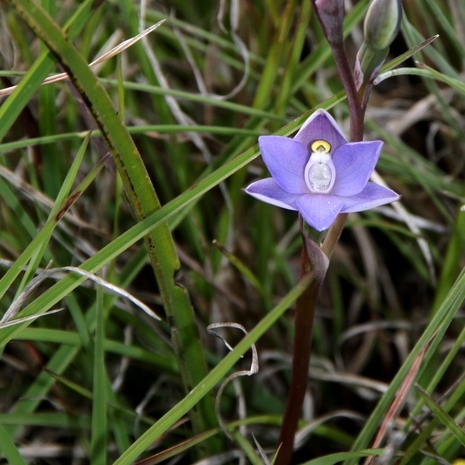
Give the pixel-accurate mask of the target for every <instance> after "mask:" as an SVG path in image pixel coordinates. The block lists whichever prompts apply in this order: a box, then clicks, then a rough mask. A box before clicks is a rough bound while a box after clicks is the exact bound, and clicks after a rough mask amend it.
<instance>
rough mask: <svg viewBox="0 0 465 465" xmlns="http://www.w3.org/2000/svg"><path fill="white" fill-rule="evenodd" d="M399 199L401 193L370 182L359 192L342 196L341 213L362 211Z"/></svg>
mask: <svg viewBox="0 0 465 465" xmlns="http://www.w3.org/2000/svg"><path fill="white" fill-rule="evenodd" d="M399 199H400V195H399V194H396V193H395V192H394V191H392V190H391V189H388V188H387V187H383V186H380V185H378V184H374V183H372V182H369V183H368V184H367V185H366V187H365V188H364V189H363V190H362V192H360V193H359V194H357V195H353V196H351V197H343V198H340V200H342V202H343V203H344V207H343V208H342V210H341V213H350V212H361V211H363V210H369V209H370V208H375V207H379V206H380V205H385V204H386V203H390V202H395V201H396V200H399Z"/></svg>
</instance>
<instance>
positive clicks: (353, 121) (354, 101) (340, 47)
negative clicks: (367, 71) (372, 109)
mask: <svg viewBox="0 0 465 465" xmlns="http://www.w3.org/2000/svg"><path fill="white" fill-rule="evenodd" d="M330 45H331V44H330ZM331 49H332V51H333V55H334V60H335V61H336V65H337V68H338V71H339V76H340V77H341V82H342V85H343V86H344V89H345V91H346V95H347V103H348V105H349V113H350V140H351V142H358V141H360V140H362V139H363V120H364V117H365V112H364V110H363V108H362V105H361V103H360V100H359V95H358V92H357V88H356V87H355V82H354V78H353V75H352V70H351V68H350V65H349V61H348V59H347V55H346V52H345V50H344V44H343V43H340V44H332V45H331Z"/></svg>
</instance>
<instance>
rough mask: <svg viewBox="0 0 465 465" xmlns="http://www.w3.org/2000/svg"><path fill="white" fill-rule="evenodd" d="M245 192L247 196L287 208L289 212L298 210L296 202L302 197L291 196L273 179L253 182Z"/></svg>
mask: <svg viewBox="0 0 465 465" xmlns="http://www.w3.org/2000/svg"><path fill="white" fill-rule="evenodd" d="M244 190H245V192H247V194H249V195H251V196H252V197H255V198H257V199H259V200H261V201H262V202H266V203H269V204H271V205H275V206H276V207H281V208H286V209H287V210H297V208H296V207H295V202H296V200H297V199H298V198H299V197H301V195H296V194H289V193H287V192H286V191H284V190H283V189H281V187H279V186H278V184H277V183H276V182H275V180H274V179H273V178H266V179H261V180H260V181H256V182H253V183H252V184H250V185H249V186H248V187H246V188H245V189H244Z"/></svg>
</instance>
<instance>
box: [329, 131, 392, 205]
mask: <svg viewBox="0 0 465 465" xmlns="http://www.w3.org/2000/svg"><path fill="white" fill-rule="evenodd" d="M382 146H383V143H382V142H381V141H379V140H376V141H370V142H353V143H349V144H345V145H343V146H341V147H339V148H338V149H337V150H336V151H335V152H334V155H333V163H334V166H335V168H336V181H335V182H334V186H333V188H332V190H331V194H333V195H341V196H351V195H356V194H358V193H360V192H361V191H362V189H363V188H364V187H365V186H366V184H367V182H368V180H369V179H370V176H371V174H372V173H373V170H374V169H375V166H376V163H377V161H378V158H379V154H380V153H381V147H382Z"/></svg>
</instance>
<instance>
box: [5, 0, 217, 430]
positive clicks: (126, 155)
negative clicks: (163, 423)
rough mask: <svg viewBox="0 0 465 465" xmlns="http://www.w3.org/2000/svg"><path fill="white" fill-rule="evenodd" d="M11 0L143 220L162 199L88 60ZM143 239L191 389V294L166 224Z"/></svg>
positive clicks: (197, 424) (196, 420) (197, 348)
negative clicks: (81, 106) (63, 75)
mask: <svg viewBox="0 0 465 465" xmlns="http://www.w3.org/2000/svg"><path fill="white" fill-rule="evenodd" d="M9 3H10V4H11V5H12V6H13V8H14V9H15V10H16V12H17V13H18V14H19V15H20V16H21V17H22V18H23V19H24V20H25V21H26V23H27V24H28V25H29V27H31V28H32V29H33V31H34V32H35V33H36V34H37V35H38V36H39V37H40V38H41V39H42V40H43V42H44V43H45V44H46V45H47V47H49V49H50V50H51V51H52V53H53V54H54V55H55V57H56V58H57V60H58V61H59V63H60V64H61V66H62V67H63V68H64V70H65V71H66V72H67V73H68V75H69V77H70V79H71V81H72V82H73V84H74V85H75V87H76V89H77V90H78V92H79V93H80V95H81V97H82V98H83V101H84V102H86V105H87V107H88V109H89V111H90V112H91V113H92V116H93V117H94V119H95V121H96V123H97V125H98V127H99V129H100V130H101V132H102V136H103V138H104V139H105V142H106V144H107V146H108V149H109V151H110V153H111V154H112V156H113V159H114V161H115V163H116V166H117V168H118V171H119V173H120V175H121V177H122V179H123V184H124V186H125V188H126V192H127V194H128V197H129V199H130V202H131V204H132V207H133V209H134V212H135V214H136V216H137V218H138V219H139V220H142V219H144V218H145V217H147V215H149V214H150V213H152V212H153V211H154V210H157V209H159V208H160V202H159V200H158V197H157V196H156V193H155V190H154V189H153V186H152V184H151V182H150V178H149V176H148V173H147V171H146V169H145V166H144V164H143V162H142V159H141V157H140V154H139V152H138V150H137V148H136V146H135V144H134V142H133V140H132V139H131V137H130V135H129V133H128V132H127V130H126V127H125V126H124V124H123V122H122V121H121V119H120V117H119V116H118V115H117V113H116V112H115V109H114V106H113V103H112V102H111V100H110V98H109V97H108V94H107V93H106V92H105V90H104V89H103V87H102V85H101V84H100V82H99V81H98V79H97V77H96V76H95V75H94V74H93V73H92V71H91V70H90V69H89V66H88V64H87V63H86V61H85V60H84V59H83V57H82V56H81V55H80V54H79V52H78V51H77V50H76V49H75V48H74V46H73V45H72V44H71V43H70V42H69V40H68V39H67V38H66V36H65V35H64V34H63V32H62V30H61V29H60V28H59V27H58V26H57V25H56V24H55V23H54V22H53V21H52V20H51V19H50V17H49V16H48V15H47V14H46V13H45V12H44V11H43V10H42V9H41V8H40V7H39V6H38V5H37V4H35V3H34V2H32V1H29V0H11V1H10V2H9ZM145 240H146V243H147V247H148V251H149V256H150V259H151V262H152V267H153V269H154V272H155V275H156V278H157V282H158V285H159V288H160V293H161V295H162V298H163V302H164V306H165V311H166V314H167V318H168V320H169V321H170V326H171V327H172V328H173V331H172V339H173V346H174V349H175V351H176V356H177V359H178V364H179V366H180V370H181V373H182V376H183V381H184V385H185V389H186V391H187V392H188V391H189V390H190V389H192V387H193V386H195V385H196V384H197V383H198V382H199V381H200V380H201V379H202V378H203V377H204V376H205V374H206V373H207V368H206V364H205V360H204V356H203V351H202V346H201V344H200V340H199V335H198V331H197V327H196V325H195V320H194V313H193V309H192V307H191V304H190V301H189V298H188V295H187V292H186V291H185V289H183V288H182V287H180V286H178V285H177V284H176V282H175V275H176V272H177V270H178V269H179V266H180V265H179V259H178V257H177V255H176V251H175V247H174V243H173V240H172V237H171V234H170V231H169V229H168V226H167V224H166V223H162V224H160V225H159V226H158V227H157V229H156V230H155V231H153V232H151V233H150V234H149V235H147V236H146V237H145ZM212 402H213V401H212V399H211V398H210V397H205V399H204V400H203V401H202V402H201V403H200V405H199V407H198V409H199V410H200V412H197V413H195V412H193V416H192V420H193V425H194V430H195V431H197V432H200V431H203V430H204V429H205V428H208V427H212V426H213V425H214V424H216V418H215V416H214V409H213V408H212V407H213V403H212ZM196 410H197V409H196Z"/></svg>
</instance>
